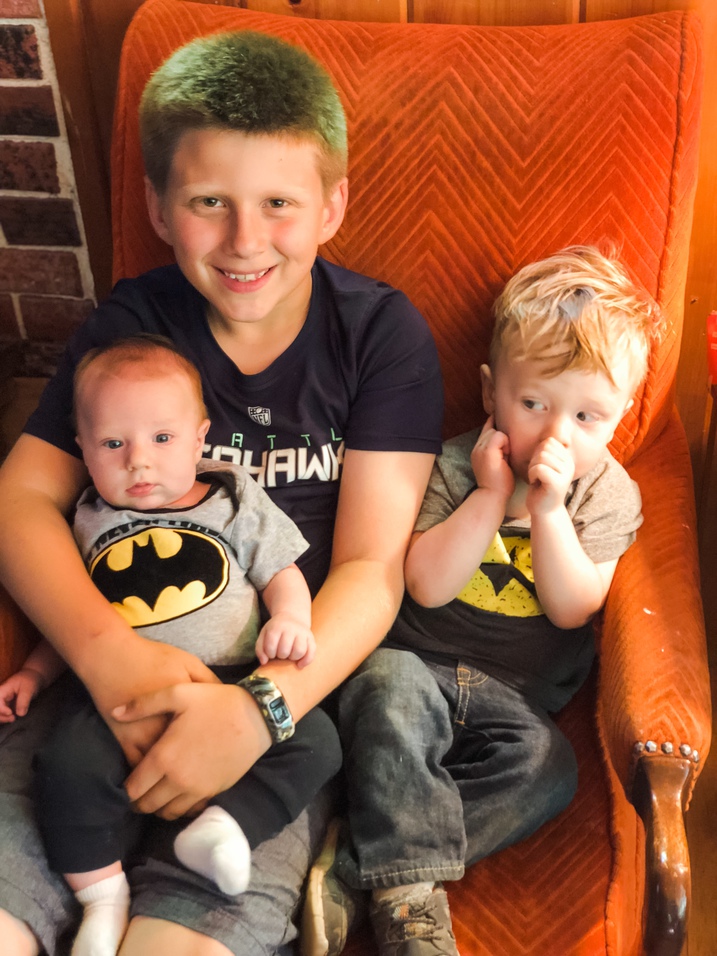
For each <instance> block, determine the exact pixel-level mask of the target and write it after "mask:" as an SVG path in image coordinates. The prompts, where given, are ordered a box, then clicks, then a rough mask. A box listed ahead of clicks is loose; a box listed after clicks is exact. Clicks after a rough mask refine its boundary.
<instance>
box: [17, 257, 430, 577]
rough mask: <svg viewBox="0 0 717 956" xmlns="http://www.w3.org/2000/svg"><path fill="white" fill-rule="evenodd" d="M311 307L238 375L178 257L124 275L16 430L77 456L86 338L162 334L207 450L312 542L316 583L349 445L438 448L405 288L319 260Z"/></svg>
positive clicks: (426, 346)
mask: <svg viewBox="0 0 717 956" xmlns="http://www.w3.org/2000/svg"><path fill="white" fill-rule="evenodd" d="M312 280H313V286H312V293H311V302H310V305H309V312H308V316H307V319H306V322H305V323H304V326H303V327H302V329H301V331H300V332H299V334H298V335H297V337H296V339H295V340H294V341H293V342H292V344H291V345H290V346H289V347H288V348H287V349H286V351H285V352H284V353H283V354H282V355H280V356H279V357H278V358H277V359H276V360H275V361H274V362H272V364H271V365H270V366H269V367H268V368H267V369H265V370H264V371H262V372H259V373H258V374H256V375H244V374H243V373H242V372H240V371H239V370H238V369H237V367H236V365H234V363H233V362H232V361H231V359H230V358H229V357H228V356H227V355H226V354H225V353H224V352H223V351H222V349H221V348H220V347H219V345H218V344H217V341H216V339H215V338H214V336H213V335H212V333H211V331H210V329H209V325H208V322H207V319H206V305H207V303H206V300H205V299H204V298H203V297H202V296H201V295H200V294H199V293H198V292H197V290H196V289H195V288H194V287H193V286H192V285H190V283H189V282H188V281H187V280H186V279H185V278H184V276H183V275H182V273H181V272H180V270H179V269H178V267H177V266H165V267H163V268H161V269H155V270H153V271H152V272H148V273H145V274H144V275H142V276H139V277H138V278H136V279H124V280H122V281H121V282H118V283H117V285H116V286H115V288H114V290H113V292H112V294H111V296H110V298H109V299H108V300H107V301H106V302H104V303H103V304H102V305H100V306H99V307H98V308H97V309H96V310H95V311H94V312H93V314H92V315H91V316H90V318H89V319H88V320H87V322H86V323H85V324H84V325H83V326H82V327H81V328H80V329H79V330H78V331H77V332H76V333H75V335H74V336H73V338H72V339H71V341H70V343H69V345H68V347H67V350H66V352H65V355H64V356H63V359H62V361H61V363H60V366H59V368H58V370H57V374H56V376H55V377H54V378H53V379H52V381H51V382H50V383H49V384H48V386H47V388H46V390H45V392H44V393H43V395H42V398H41V400H40V404H39V406H38V408H37V410H36V411H35V412H34V414H33V415H32V416H31V417H30V420H29V421H28V423H27V425H26V426H25V430H26V431H27V432H29V433H30V434H32V435H35V436H37V437H38V438H42V439H44V440H45V441H47V442H50V443H51V444H53V445H56V446H57V447H58V448H61V449H63V450H64V451H67V452H69V453H71V454H73V455H75V456H77V457H81V455H80V450H79V448H78V447H77V445H76V443H75V440H74V435H75V431H74V428H73V426H72V422H71V408H72V378H73V375H74V369H75V366H76V365H77V362H78V361H79V359H80V358H81V357H82V355H83V354H84V353H85V352H87V351H88V350H89V349H91V348H95V347H97V346H100V345H105V344H108V343H110V342H112V341H114V340H115V339H117V338H121V337H124V336H127V335H134V334H137V333H139V332H152V333H155V334H158V335H165V336H167V337H168V338H170V339H171V340H172V341H173V342H174V343H175V344H176V345H177V346H178V347H179V348H180V349H182V350H183V351H184V352H185V353H186V354H187V356H188V357H189V358H190V359H191V360H192V361H193V362H194V363H195V364H196V366H197V367H198V369H199V372H200V375H201V378H202V383H203V387H204V400H205V403H206V406H207V410H208V412H209V418H210V419H211V422H212V424H211V428H210V429H209V432H208V434H207V443H206V445H205V449H204V454H205V456H207V457H210V458H214V459H218V460H222V461H232V462H237V463H238V464H241V465H244V467H245V468H248V469H249V471H250V472H251V473H252V474H253V475H254V477H255V478H256V480H257V481H258V482H259V483H260V484H261V485H262V487H264V488H265V489H266V491H267V492H268V493H269V495H270V496H271V498H272V499H273V500H274V501H275V502H276V503H277V504H278V505H279V506H280V507H281V508H282V509H283V510H284V511H285V512H286V513H287V514H289V515H290V517H291V518H293V519H294V521H295V522H296V523H297V525H298V526H299V528H300V529H301V532H302V533H303V534H304V536H305V537H306V538H307V540H308V541H309V543H310V548H309V551H308V552H306V554H305V555H303V556H302V558H301V559H300V560H299V562H298V563H299V565H300V566H301V568H302V570H303V571H304V574H305V575H306V577H307V580H308V581H309V586H310V587H311V590H312V592H314V593H315V592H316V590H317V589H318V587H319V586H320V585H321V583H322V581H323V580H324V578H325V576H326V573H327V571H328V566H329V560H330V556H331V544H332V537H333V525H334V518H335V514H336V505H337V501H338V487H339V484H338V483H339V477H340V474H341V463H342V460H343V453H344V449H345V448H354V449H360V450H368V451H417V452H427V453H429V454H438V453H439V452H440V450H441V425H442V418H443V391H442V384H441V375H440V369H439V364H438V357H437V353H436V348H435V344H434V342H433V338H432V336H431V333H430V331H429V329H428V326H427V325H426V322H425V321H424V319H423V318H422V317H421V315H420V314H419V313H418V311H417V310H416V309H415V308H414V307H413V305H411V303H410V302H409V300H408V299H407V298H406V296H405V295H404V294H403V293H401V292H398V291H397V290H396V289H393V288H391V287H390V286H388V285H386V284H385V283H382V282H378V281H376V280H374V279H368V278H366V277H365V276H361V275H358V274H357V273H354V272H349V271H348V270H346V269H342V268H340V267H339V266H335V265H333V264H331V263H329V262H326V261H325V260H323V259H320V258H318V259H317V260H316V262H315V264H314V267H313V270H312Z"/></svg>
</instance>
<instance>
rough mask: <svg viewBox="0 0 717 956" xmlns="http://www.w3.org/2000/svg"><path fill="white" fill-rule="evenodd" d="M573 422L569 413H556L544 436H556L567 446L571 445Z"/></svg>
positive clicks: (557, 439)
mask: <svg viewBox="0 0 717 956" xmlns="http://www.w3.org/2000/svg"><path fill="white" fill-rule="evenodd" d="M571 432H572V423H571V421H570V418H569V417H568V416H567V415H555V416H553V418H551V419H550V421H549V423H548V426H547V428H546V430H545V435H544V438H554V439H555V440H556V441H558V442H560V444H561V445H564V446H565V447H566V448H567V447H568V446H569V445H570V435H571Z"/></svg>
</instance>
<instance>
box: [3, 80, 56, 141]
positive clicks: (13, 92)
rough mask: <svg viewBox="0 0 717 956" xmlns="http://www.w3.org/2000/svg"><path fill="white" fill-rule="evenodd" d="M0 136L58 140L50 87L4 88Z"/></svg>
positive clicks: (53, 102)
mask: <svg viewBox="0 0 717 956" xmlns="http://www.w3.org/2000/svg"><path fill="white" fill-rule="evenodd" d="M0 135H5V136H59V135H60V127H59V126H58V123H57V115H56V113H55V101H54V99H53V96H52V88H51V87H49V86H5V87H3V88H2V97H0Z"/></svg>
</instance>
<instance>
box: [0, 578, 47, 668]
mask: <svg viewBox="0 0 717 956" xmlns="http://www.w3.org/2000/svg"><path fill="white" fill-rule="evenodd" d="M37 639H38V633H37V630H36V629H35V628H34V627H33V625H32V624H31V623H30V621H29V620H28V619H27V618H26V617H25V615H24V614H23V613H22V611H20V609H19V608H18V606H17V604H15V602H14V601H13V599H12V598H11V597H10V595H9V594H8V593H7V591H6V590H5V589H4V588H3V587H2V586H0V681H3V680H5V678H6V677H9V676H10V674H14V673H15V671H16V670H18V668H20V667H21V666H22V664H23V662H24V661H25V658H26V657H27V655H28V654H29V653H30V651H31V649H32V648H33V647H34V645H35V644H36V643H37Z"/></svg>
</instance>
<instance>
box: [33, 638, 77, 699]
mask: <svg viewBox="0 0 717 956" xmlns="http://www.w3.org/2000/svg"><path fill="white" fill-rule="evenodd" d="M22 667H23V670H25V669H27V670H31V671H34V672H35V673H36V674H38V675H39V677H40V680H41V686H42V687H43V688H45V687H49V686H50V684H52V683H54V681H56V680H57V678H58V677H59V676H60V674H62V673H63V672H64V671H65V670H67V664H66V663H65V662H64V660H63V659H62V658H61V657H60V655H59V654H58V653H57V651H56V650H55V649H54V648H53V647H52V645H51V644H48V642H47V641H45V640H41V641H40V642H39V644H37V645H36V646H35V647H34V648H33V649H32V651H31V652H30V653H29V654H28V657H27V660H26V661H25V663H24V664H23V665H22Z"/></svg>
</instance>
